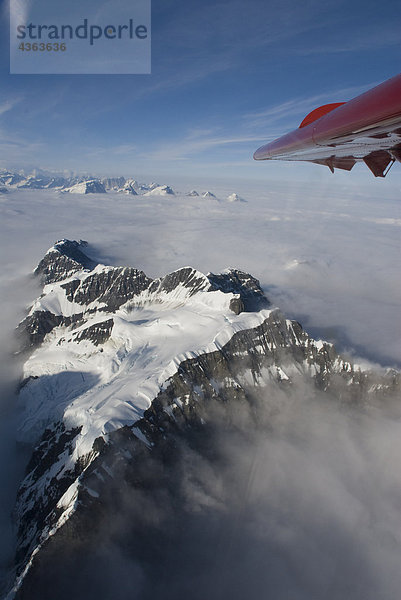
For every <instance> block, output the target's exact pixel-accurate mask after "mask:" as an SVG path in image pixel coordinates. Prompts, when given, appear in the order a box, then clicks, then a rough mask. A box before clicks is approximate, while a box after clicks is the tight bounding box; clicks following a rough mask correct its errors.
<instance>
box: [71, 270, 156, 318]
mask: <svg viewBox="0 0 401 600" xmlns="http://www.w3.org/2000/svg"><path fill="white" fill-rule="evenodd" d="M151 281H152V280H151V279H149V277H147V276H146V275H145V273H144V272H143V271H138V270H137V269H133V268H131V267H115V268H110V269H107V270H105V271H101V272H99V273H93V275H89V277H86V278H85V279H84V280H83V281H82V282H81V283H80V285H79V286H78V287H77V288H76V290H75V292H72V290H71V289H70V290H68V292H69V294H70V296H72V300H73V301H74V302H77V303H78V304H90V303H91V302H95V301H96V302H98V303H100V304H103V303H104V304H105V305H106V307H107V310H108V311H114V310H117V309H118V308H119V307H120V306H121V305H122V304H125V303H126V302H128V300H132V299H133V298H134V297H135V296H137V295H139V294H140V293H141V292H143V291H144V290H146V289H147V288H148V287H149V284H150V283H151Z"/></svg>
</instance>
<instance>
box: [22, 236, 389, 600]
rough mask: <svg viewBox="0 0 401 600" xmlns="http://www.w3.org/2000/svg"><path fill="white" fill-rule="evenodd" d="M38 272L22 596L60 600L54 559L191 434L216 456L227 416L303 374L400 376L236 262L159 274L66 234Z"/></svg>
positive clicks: (334, 383) (344, 379) (285, 390)
mask: <svg viewBox="0 0 401 600" xmlns="http://www.w3.org/2000/svg"><path fill="white" fill-rule="evenodd" d="M35 275H36V276H37V277H38V278H40V279H41V281H42V283H43V286H44V287H43V293H42V295H41V296H40V297H39V298H37V300H36V301H35V302H34V304H33V305H32V307H31V309H30V311H29V314H28V315H27V317H26V318H25V319H24V320H23V321H22V322H21V323H20V325H19V327H18V336H19V338H20V341H21V353H22V355H23V356H24V358H25V363H24V378H23V381H22V382H21V386H20V393H19V404H20V410H21V416H20V423H21V425H20V431H19V438H20V442H21V443H25V444H32V446H33V452H32V457H31V460H30V462H29V464H28V466H27V471H26V477H25V479H24V481H23V482H22V484H21V487H20V490H19V493H18V498H17V505H16V510H15V517H16V521H17V526H18V531H19V541H18V551H17V557H16V577H17V579H16V587H15V590H14V591H16V592H17V595H16V598H19V599H22V598H24V599H30V598H32V599H33V598H38V597H40V598H43V599H45V598H48V597H49V598H50V597H51V592H50V591H49V592H44V591H43V578H46V572H49V569H50V570H51V564H52V561H53V560H54V557H55V556H58V557H59V558H60V557H61V558H62V556H63V553H66V554H68V553H69V552H70V551H71V549H74V548H76V545H77V544H78V547H79V548H84V549H85V552H87V551H90V548H91V545H93V544H95V543H96V541H95V540H96V536H95V533H94V532H95V531H96V530H97V527H98V525H99V523H101V522H102V520H104V519H105V518H106V519H107V514H108V512H109V511H110V512H111V513H113V512H115V511H116V510H118V509H117V506H118V504H119V502H120V501H121V499H122V495H123V494H125V493H126V489H127V486H128V488H129V487H133V488H135V489H140V490H143V493H144V494H145V495H146V493H148V494H152V489H153V488H154V486H155V485H156V484H157V485H159V484H160V481H161V480H163V478H164V477H165V475H161V474H162V473H163V472H164V471H165V469H167V470H168V465H169V464H170V463H171V461H172V462H173V463H174V464H175V462H174V461H176V460H178V459H177V457H179V456H180V447H181V445H182V443H184V440H185V444H187V443H188V444H190V445H192V446H193V445H194V444H195V446H196V447H197V448H198V450H197V451H199V452H206V453H207V448H208V446H209V447H210V439H211V437H210V436H212V435H213V434H212V432H213V423H214V419H215V418H217V417H216V415H219V417H218V418H222V419H223V421H224V420H225V419H226V418H227V426H228V424H229V422H231V421H232V419H234V421H235V419H237V418H239V417H238V415H239V416H241V415H243V410H245V407H248V409H247V410H248V411H250V415H253V414H254V417H249V418H252V419H253V418H255V419H257V406H258V402H261V403H264V404H265V403H266V402H268V398H269V394H273V392H274V391H277V390H279V391H280V393H282V394H291V393H292V390H294V389H297V386H298V385H305V384H306V383H307V384H308V385H309V386H311V389H318V390H321V391H322V393H324V394H325V395H326V396H327V399H330V398H334V397H335V398H337V399H340V400H341V401H342V402H348V403H349V402H353V403H355V402H358V400H359V399H360V398H361V397H364V398H369V397H370V398H372V399H375V398H377V397H381V396H385V395H386V394H387V393H389V392H390V391H391V392H394V390H395V389H397V386H399V378H398V374H397V373H395V372H394V371H391V372H388V373H387V374H385V375H379V374H375V373H372V372H368V371H365V372H364V371H361V370H360V369H359V368H357V367H354V366H353V365H352V364H351V363H350V362H348V361H347V360H345V359H343V358H342V357H341V356H339V355H338V354H337V353H336V351H335V349H334V348H333V346H332V345H331V344H328V343H326V342H323V341H315V340H313V339H312V338H311V337H310V336H308V334H307V333H306V332H305V331H304V330H303V329H302V327H301V325H300V324H299V323H297V322H295V321H290V320H288V319H286V318H285V317H284V316H283V314H282V313H281V312H280V310H279V309H277V308H274V307H272V306H271V305H270V303H269V301H268V299H267V298H266V297H265V295H264V294H263V291H262V290H261V288H260V285H259V282H258V281H257V280H256V279H255V278H254V277H252V276H251V275H249V274H247V273H244V272H241V271H238V270H235V269H229V270H226V271H224V272H222V273H219V274H212V273H209V274H208V275H204V274H203V273H201V272H199V271H197V270H196V269H193V268H191V267H184V268H181V269H178V270H177V271H174V272H172V273H169V274H167V275H165V276H163V277H160V278H158V279H151V278H149V277H148V276H147V275H146V274H145V273H144V272H143V271H141V270H139V269H137V268H133V267H112V266H106V265H102V264H98V263H97V262H96V261H94V260H92V259H91V258H90V257H89V256H88V254H87V245H86V243H85V242H82V241H80V242H76V241H69V240H61V241H59V242H57V243H56V244H55V245H54V246H53V247H52V248H50V250H49V251H48V252H47V253H46V255H45V256H44V257H43V259H42V260H41V261H40V263H39V265H38V267H37V269H36V270H35ZM305 382H306V383H305ZM233 407H234V408H235V407H237V408H235V410H234V413H233V414H232V413H231V411H232V410H233ZM227 411H228V412H227ZM253 411H255V413H254V412H253ZM227 415H230V417H229V418H228V416H227ZM235 415H236V416H235ZM241 418H242V417H241ZM179 440H181V441H179ZM156 473H159V475H156ZM160 478H161V479H160ZM118 482H119V483H118ZM121 482H123V484H122V483H121ZM124 490H125V491H124ZM146 490H148V492H146ZM138 527H139V525H138ZM141 535H144V533H143V532H142V534H141ZM74 551H75V550H74ZM41 582H42V583H41ZM18 590H19V591H18ZM49 594H50V595H49Z"/></svg>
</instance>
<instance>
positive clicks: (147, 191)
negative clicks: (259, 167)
mask: <svg viewBox="0 0 401 600" xmlns="http://www.w3.org/2000/svg"><path fill="white" fill-rule="evenodd" d="M12 189H21V190H27V189H29V190H46V189H47V190H55V191H58V192H63V193H64V192H65V193H71V194H105V193H111V192H117V193H125V194H130V195H133V196H136V195H142V196H174V195H176V192H175V191H174V190H173V188H172V187H170V186H169V185H165V184H163V185H159V184H158V183H149V184H147V183H140V182H138V181H137V180H136V179H131V178H128V179H126V178H125V177H105V178H97V177H92V176H87V175H72V176H68V177H65V176H54V175H51V174H47V173H44V172H43V173H42V172H35V173H33V174H29V175H25V174H23V173H22V172H18V173H15V172H13V171H8V170H5V169H4V170H2V171H0V193H7V191H9V190H12ZM185 195H187V196H201V197H203V198H210V199H217V198H216V195H215V194H213V193H212V192H211V191H205V192H197V191H196V190H191V191H190V192H188V193H186V194H185ZM226 200H228V201H229V202H233V201H238V200H242V198H240V197H239V196H238V194H236V193H232V194H230V195H229V196H228V197H227V198H226Z"/></svg>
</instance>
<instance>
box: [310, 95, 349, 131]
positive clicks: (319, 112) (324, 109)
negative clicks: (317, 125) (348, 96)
mask: <svg viewBox="0 0 401 600" xmlns="http://www.w3.org/2000/svg"><path fill="white" fill-rule="evenodd" d="M343 104H345V102H333V103H331V104H324V105H323V106H319V108H315V110H312V112H310V113H309V114H308V115H306V117H305V118H304V120H303V121H302V123H301V125H300V126H299V129H301V128H302V127H305V126H306V125H309V124H310V123H313V121H317V119H320V117H323V115H327V113H329V112H331V111H332V110H334V109H335V108H338V107H339V106H342V105H343Z"/></svg>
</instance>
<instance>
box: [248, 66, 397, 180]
mask: <svg viewBox="0 0 401 600" xmlns="http://www.w3.org/2000/svg"><path fill="white" fill-rule="evenodd" d="M253 157H254V159H255V160H306V161H309V162H314V163H317V164H320V165H326V166H327V167H329V169H330V170H331V171H332V172H334V169H335V168H337V169H345V170H347V171H350V170H351V169H352V167H353V166H354V165H355V163H356V162H357V161H363V162H364V163H365V164H366V165H367V166H368V167H369V169H370V170H371V171H372V173H373V175H375V177H384V176H385V175H386V173H387V172H388V170H389V168H390V167H391V165H392V164H393V163H394V161H395V160H398V161H400V162H401V74H399V75H396V76H395V77H393V78H392V79H389V80H388V81H385V82H384V83H382V84H380V85H378V86H377V87H375V88H372V89H371V90H369V91H367V92H365V93H364V94H361V95H360V96H357V97H356V98H353V99H352V100H350V101H349V102H337V103H335V104H326V105H325V106H321V107H319V108H316V109H315V110H313V111H312V112H311V113H309V115H307V116H306V117H305V119H304V120H303V121H302V123H301V125H300V126H299V128H298V129H296V130H295V131H292V132H291V133H287V135H284V136H283V137H281V138H279V139H277V140H275V141H274V142H271V143H270V144H266V145H265V146H262V147H261V148H258V150H256V152H255V154H254V155H253Z"/></svg>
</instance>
